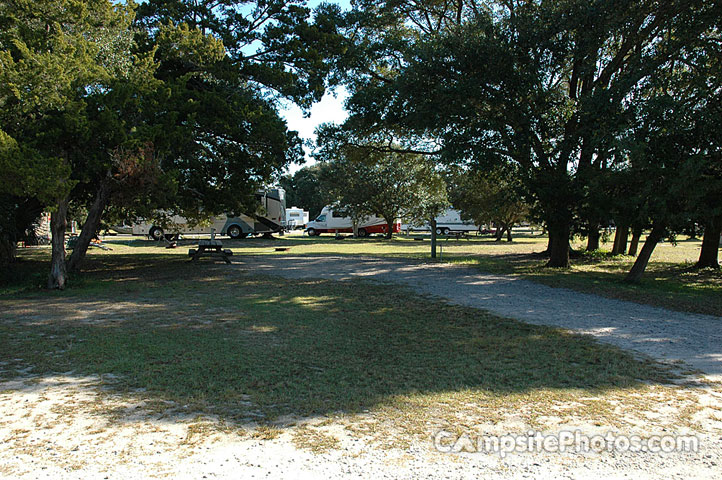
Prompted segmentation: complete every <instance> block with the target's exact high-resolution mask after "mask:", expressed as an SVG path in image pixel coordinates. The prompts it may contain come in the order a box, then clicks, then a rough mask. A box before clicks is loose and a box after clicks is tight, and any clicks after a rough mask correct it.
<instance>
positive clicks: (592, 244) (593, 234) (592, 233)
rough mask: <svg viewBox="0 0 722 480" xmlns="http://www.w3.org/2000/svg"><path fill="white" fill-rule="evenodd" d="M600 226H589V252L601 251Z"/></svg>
mask: <svg viewBox="0 0 722 480" xmlns="http://www.w3.org/2000/svg"><path fill="white" fill-rule="evenodd" d="M599 236H600V235H599V225H596V224H595V225H589V236H588V237H587V252H593V251H594V250H599Z"/></svg>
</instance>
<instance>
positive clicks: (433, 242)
mask: <svg viewBox="0 0 722 480" xmlns="http://www.w3.org/2000/svg"><path fill="white" fill-rule="evenodd" d="M429 225H431V258H436V218H432V219H431V221H430V222H429Z"/></svg>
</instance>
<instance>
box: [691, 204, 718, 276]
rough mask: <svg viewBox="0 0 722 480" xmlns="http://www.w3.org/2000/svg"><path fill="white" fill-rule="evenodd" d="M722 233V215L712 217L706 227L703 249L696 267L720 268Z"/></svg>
mask: <svg viewBox="0 0 722 480" xmlns="http://www.w3.org/2000/svg"><path fill="white" fill-rule="evenodd" d="M720 234H722V216H717V217H713V218H711V219H710V220H709V221H708V222H707V223H706V224H705V227H704V237H702V250H701V251H700V252H699V260H698V261H697V263H696V264H695V268H719V261H718V253H719V246H720Z"/></svg>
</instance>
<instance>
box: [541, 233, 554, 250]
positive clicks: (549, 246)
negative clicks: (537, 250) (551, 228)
mask: <svg viewBox="0 0 722 480" xmlns="http://www.w3.org/2000/svg"><path fill="white" fill-rule="evenodd" d="M545 230H547V229H545ZM542 235H543V234H542ZM547 235H548V238H547V249H546V250H545V251H544V252H542V253H545V254H547V255H551V254H552V247H553V245H554V237H552V234H551V233H548V232H547Z"/></svg>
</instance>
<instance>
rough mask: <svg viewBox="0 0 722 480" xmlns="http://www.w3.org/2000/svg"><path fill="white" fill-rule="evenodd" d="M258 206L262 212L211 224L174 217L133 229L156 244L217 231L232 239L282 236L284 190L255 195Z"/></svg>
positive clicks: (284, 212) (224, 216) (284, 208)
mask: <svg viewBox="0 0 722 480" xmlns="http://www.w3.org/2000/svg"><path fill="white" fill-rule="evenodd" d="M256 199H257V200H258V202H259V209H258V210H259V212H262V213H263V214H261V213H257V214H252V215H245V214H242V215H239V216H237V217H229V216H227V215H223V216H219V217H212V218H211V219H210V222H202V223H201V224H199V225H191V224H189V223H188V220H187V219H185V218H183V217H181V216H178V215H174V216H172V217H170V218H169V219H168V221H167V222H164V225H163V226H161V225H156V224H154V223H151V222H143V221H141V222H139V223H136V224H134V225H133V226H132V230H133V235H147V236H148V237H149V238H151V239H154V240H160V239H162V238H163V237H164V236H165V237H166V238H169V237H174V236H177V235H179V234H191V235H203V234H210V233H211V229H215V231H216V233H217V234H219V235H228V236H229V237H231V238H245V237H247V236H249V235H253V234H270V233H277V232H283V229H284V227H285V224H286V192H285V190H283V189H282V188H275V189H272V190H267V191H259V192H257V193H256Z"/></svg>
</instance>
